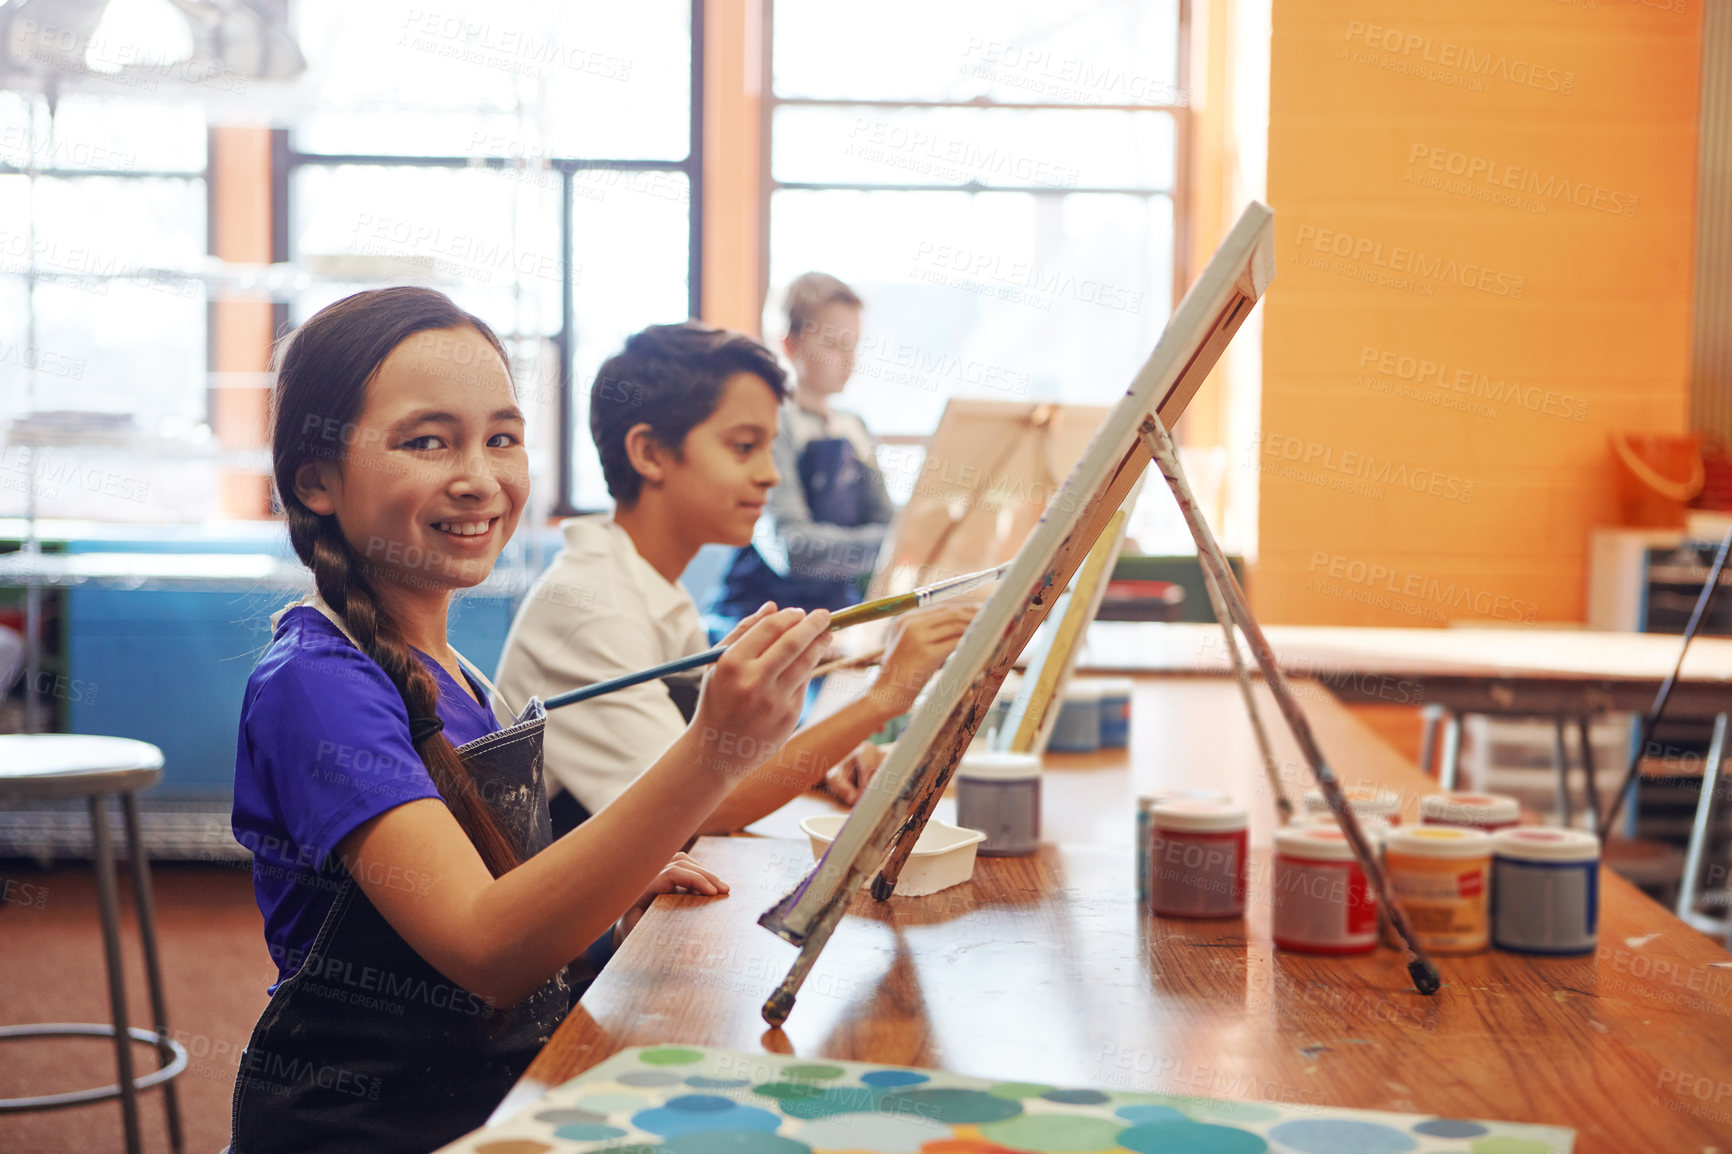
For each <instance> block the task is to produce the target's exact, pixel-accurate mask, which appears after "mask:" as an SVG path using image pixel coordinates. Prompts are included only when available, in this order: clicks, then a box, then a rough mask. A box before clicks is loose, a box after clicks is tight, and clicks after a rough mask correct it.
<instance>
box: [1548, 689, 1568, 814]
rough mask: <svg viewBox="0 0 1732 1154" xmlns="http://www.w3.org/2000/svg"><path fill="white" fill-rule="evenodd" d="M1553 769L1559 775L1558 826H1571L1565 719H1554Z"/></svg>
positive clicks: (1560, 717)
mask: <svg viewBox="0 0 1732 1154" xmlns="http://www.w3.org/2000/svg"><path fill="white" fill-rule="evenodd" d="M1552 768H1553V769H1555V770H1557V773H1558V824H1559V825H1561V826H1564V827H1565V828H1566V829H1567V828H1568V827H1569V824H1570V751H1569V750H1567V749H1565V748H1564V719H1563V717H1562V716H1558V717H1554V718H1552Z"/></svg>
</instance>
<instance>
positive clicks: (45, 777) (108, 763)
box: [0, 733, 186, 1154]
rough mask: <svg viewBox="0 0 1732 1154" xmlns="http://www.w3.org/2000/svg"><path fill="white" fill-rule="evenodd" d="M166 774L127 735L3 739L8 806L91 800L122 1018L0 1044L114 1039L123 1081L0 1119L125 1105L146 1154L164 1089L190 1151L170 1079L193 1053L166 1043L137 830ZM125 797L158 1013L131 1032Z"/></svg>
mask: <svg viewBox="0 0 1732 1154" xmlns="http://www.w3.org/2000/svg"><path fill="white" fill-rule="evenodd" d="M161 776H162V751H161V750H160V749H158V748H157V747H156V746H154V745H149V744H147V743H145V742H142V741H130V740H128V739H126V738H120V737H84V736H80V735H76V734H67V733H42V734H7V735H3V736H0V800H12V799H18V800H25V799H29V800H36V799H42V798H66V797H83V798H86V799H87V800H88V802H89V806H90V834H91V838H92V840H93V844H94V846H95V852H96V890H97V895H98V899H99V902H100V905H101V909H102V943H103V948H104V952H105V954H106V958H105V960H106V963H107V968H108V1001H109V1005H110V1007H111V1008H112V1009H113V1013H114V1024H113V1025H112V1026H104V1025H96V1024H84V1023H51V1024H44V1025H29V1026H6V1027H0V1041H5V1040H8V1039H13V1038H39V1037H50V1036H52V1037H92V1036H95V1037H112V1038H113V1039H114V1059H115V1065H116V1067H117V1068H118V1071H119V1079H120V1080H119V1082H118V1084H116V1085H113V1086H101V1087H98V1088H96V1089H94V1090H74V1091H71V1092H69V1093H65V1094H44V1095H42V1096H40V1097H35V1098H7V1099H0V1113H16V1112H21V1111H26V1110H53V1109H58V1108H60V1107H64V1106H81V1105H84V1104H85V1103H88V1102H102V1101H106V1100H108V1099H109V1098H119V1099H120V1108H121V1114H122V1116H123V1119H124V1121H125V1125H126V1149H127V1151H128V1154H139V1152H140V1151H141V1150H142V1149H143V1145H142V1143H141V1141H140V1139H139V1133H138V1092H139V1091H140V1090H148V1089H150V1088H151V1087H152V1086H161V1087H162V1092H163V1097H164V1105H165V1107H166V1108H167V1112H168V1138H169V1143H170V1145H171V1146H173V1148H174V1150H175V1151H176V1154H179V1151H180V1150H181V1148H182V1136H181V1127H180V1103H179V1101H178V1100H177V1099H176V1096H175V1088H174V1085H173V1084H172V1083H171V1082H170V1079H171V1078H173V1077H174V1076H175V1075H177V1074H179V1073H180V1072H181V1071H183V1070H185V1069H186V1047H184V1046H182V1045H181V1044H180V1043H179V1042H176V1041H173V1040H172V1039H170V1038H169V1036H168V1014H167V1013H166V1011H165V1010H164V1009H163V1000H162V974H161V971H160V970H159V968H158V966H157V957H156V924H155V917H154V910H153V907H152V904H151V896H150V861H149V859H148V858H147V857H146V856H145V852H144V842H143V840H142V839H141V838H140V837H139V833H138V799H137V797H136V791H138V790H140V789H144V788H147V787H148V786H152V785H155V784H156V782H157V779H158V778H160V777H161ZM111 793H114V794H119V795H120V804H121V809H122V811H123V812H124V814H125V816H126V838H127V844H128V847H129V849H130V851H131V854H132V884H133V894H134V897H135V899H136V901H137V905H138V930H139V937H140V938H141V939H142V941H143V945H144V969H145V975H146V977H147V978H148V979H149V983H150V1007H151V1011H152V1014H153V1017H154V1021H155V1024H156V1028H155V1029H154V1030H144V1029H137V1028H133V1027H130V1026H129V1025H128V1024H127V1014H126V981H125V974H124V971H123V970H122V968H121V960H120V915H119V909H118V904H119V903H118V901H117V899H116V893H115V881H114V850H113V847H112V846H110V844H109V835H108V814H107V806H106V805H105V804H104V802H105V799H106V798H107V796H108V795H109V794H111ZM134 1040H136V1041H140V1042H154V1043H156V1049H157V1055H158V1062H159V1066H158V1068H157V1069H156V1070H154V1071H152V1072H151V1073H148V1074H145V1075H142V1076H138V1077H135V1076H134V1075H133V1070H132V1042H133V1041H134Z"/></svg>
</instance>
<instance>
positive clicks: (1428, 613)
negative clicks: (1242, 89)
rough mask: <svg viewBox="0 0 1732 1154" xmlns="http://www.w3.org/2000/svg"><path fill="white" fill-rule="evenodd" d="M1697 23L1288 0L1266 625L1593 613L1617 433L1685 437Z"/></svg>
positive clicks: (1270, 389) (1272, 146)
mask: <svg viewBox="0 0 1732 1154" xmlns="http://www.w3.org/2000/svg"><path fill="white" fill-rule="evenodd" d="M1667 4H1670V5H1671V6H1672V7H1675V8H1682V9H1683V11H1681V12H1680V11H1674V10H1672V7H1665V5H1667ZM1699 10H1700V3H1699V2H1698V0H1650V2H1649V3H1636V2H1634V0H1577V3H1574V4H1572V3H1564V2H1558V0H1458V2H1452V3H1450V4H1448V5H1446V6H1439V5H1434V4H1421V3H1418V2H1416V0H1406V2H1402V3H1382V4H1365V3H1355V4H1348V3H1341V2H1339V0H1303V2H1300V0H1275V5H1274V13H1273V25H1274V36H1273V42H1272V52H1271V75H1270V81H1271V90H1270V91H1271V95H1270V105H1271V107H1270V130H1269V182H1268V185H1269V201H1270V204H1271V206H1272V207H1273V208H1274V210H1275V214H1276V238H1277V246H1278V247H1277V258H1276V259H1277V276H1276V280H1275V282H1274V285H1273V286H1272V288H1271V291H1270V293H1269V295H1268V297H1267V299H1266V301H1265V304H1264V307H1265V309H1266V310H1267V312H1266V314H1265V330H1264V350H1263V351H1264V380H1263V390H1264V391H1263V402H1262V437H1261V443H1260V444H1259V445H1258V446H1257V447H1255V448H1254V449H1251V450H1249V451H1247V452H1246V453H1244V454H1243V456H1242V459H1241V460H1240V461H1238V462H1236V464H1237V465H1239V466H1240V467H1242V468H1245V469H1258V470H1260V472H1261V478H1260V480H1261V509H1260V515H1259V533H1258V540H1259V561H1258V564H1257V567H1256V571H1255V589H1256V600H1257V608H1258V612H1259V615H1260V616H1261V617H1262V618H1263V619H1264V620H1266V621H1276V622H1298V623H1322V624H1359V625H1441V624H1443V623H1445V622H1446V621H1448V620H1453V619H1467V620H1476V621H1482V622H1484V621H1499V620H1502V621H1517V620H1540V621H1579V620H1582V619H1583V617H1584V616H1585V611H1586V610H1585V602H1586V580H1587V550H1588V531H1589V529H1590V528H1591V527H1593V526H1595V525H1599V524H1612V523H1615V522H1616V518H1617V503H1616V490H1615V488H1614V481H1613V476H1612V473H1611V471H1610V468H1609V465H1610V456H1609V453H1608V450H1607V447H1606V443H1607V434H1608V433H1609V432H1610V431H1611V430H1614V429H1628V430H1631V431H1643V432H1680V431H1683V430H1684V429H1685V427H1686V423H1687V412H1688V384H1689V382H1688V360H1689V339H1690V308H1691V277H1692V268H1693V246H1694V241H1695V237H1694V232H1695V204H1694V200H1695V181H1696V147H1697V139H1696V122H1697V79H1698V73H1699V61H1700V50H1701V44H1700V23H1701V21H1700V16H1699ZM1514 197H1519V198H1521V199H1519V200H1512V199H1511V198H1514ZM1432 366H1437V367H1432ZM1488 387H1489V389H1491V390H1493V392H1492V393H1490V394H1488V393H1487V392H1486V391H1485V390H1486V389H1487V388H1488ZM1476 389H1477V390H1479V391H1478V392H1477V393H1476V392H1475V390H1476ZM1463 390H1466V391H1463ZM1512 390H1516V391H1512ZM1452 405H1453V406H1457V407H1449V406H1452ZM1462 406H1465V411H1464V409H1463V407H1462Z"/></svg>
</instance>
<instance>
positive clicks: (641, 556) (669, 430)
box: [497, 321, 973, 836]
mask: <svg viewBox="0 0 1732 1154" xmlns="http://www.w3.org/2000/svg"><path fill="white" fill-rule="evenodd" d="M786 392H787V385H786V377H785V374H784V373H783V372H782V369H781V367H780V366H779V365H777V364H776V359H775V357H774V356H773V355H772V354H771V353H770V351H769V350H768V349H766V348H765V347H764V346H763V345H761V344H759V343H758V342H757V341H755V340H753V339H751V338H750V337H747V336H743V335H741V334H739V333H734V332H728V331H726V330H724V329H715V328H710V327H708V326H706V325H702V324H699V323H697V322H695V321H687V322H685V323H683V324H677V325H651V326H650V327H649V328H646V329H644V330H643V331H642V332H640V333H637V334H636V335H634V336H633V337H631V338H630V339H629V340H628V341H626V345H625V348H624V350H622V351H621V352H620V353H619V354H618V355H616V356H614V357H612V358H611V359H609V360H608V361H607V363H605V364H604V365H602V367H601V369H600V371H599V372H598V373H597V376H596V381H595V386H594V388H593V389H592V390H591V392H590V407H589V427H590V433H591V435H592V436H593V437H594V439H595V446H596V450H597V451H598V452H599V453H600V455H601V466H602V472H603V474H604V475H605V477H606V478H607V487H608V492H609V493H610V494H612V496H613V498H614V501H615V506H616V507H615V509H614V511H613V512H612V513H611V514H598V515H594V516H588V517H574V518H571V519H569V520H567V521H565V522H564V523H563V524H562V526H561V529H562V530H563V532H564V535H565V548H564V549H562V550H561V551H560V553H559V555H558V556H557V557H555V558H554V562H553V564H552V566H551V567H550V568H549V569H548V571H547V572H546V573H544V574H542V576H541V577H540V578H539V579H538V580H537V581H536V583H535V586H534V587H533V588H532V589H531V590H530V593H529V596H528V597H527V598H526V599H525V601H524V603H523V606H522V608H521V609H519V610H518V613H517V619H516V620H515V621H514V622H513V623H512V626H511V633H510V635H509V636H508V637H507V638H506V641H505V652H504V655H503V656H502V657H501V659H500V665H499V675H498V678H497V681H498V685H499V689H500V692H501V693H502V694H503V695H504V696H505V699H506V700H507V701H517V700H524V699H527V698H528V697H529V696H530V695H531V694H534V695H537V696H540V697H548V696H551V695H553V694H555V693H560V692H564V691H565V690H568V689H576V688H578V687H580V686H584V685H591V684H594V683H595V682H598V681H605V680H607V679H609V678H612V677H617V676H619V675H621V674H625V673H632V672H635V671H637V670H639V669H645V668H648V667H650V666H653V665H659V664H662V663H664V662H668V661H673V660H675V659H677V658H680V657H686V656H689V655H690V654H693V653H697V652H700V651H701V650H703V649H706V648H708V647H709V638H708V637H707V636H706V635H705V632H704V628H703V625H702V623H701V621H700V619H699V615H698V609H697V606H696V605H695V604H694V603H693V601H692V598H691V595H690V594H689V593H687V592H686V590H685V589H684V587H682V586H681V585H680V584H679V578H680V574H681V573H682V572H684V571H685V568H686V566H687V565H688V564H690V563H691V560H692V558H693V557H694V556H696V555H697V552H698V550H699V549H700V548H702V547H703V546H704V545H707V544H721V545H734V546H743V545H746V544H748V543H749V542H750V541H751V540H752V534H753V527H754V525H755V523H756V522H757V520H758V516H759V514H760V513H761V512H762V510H763V508H764V504H765V502H766V500H767V499H768V495H769V494H770V492H771V491H772V490H774V489H775V488H776V486H777V482H778V481H779V480H780V479H781V476H780V474H779V472H778V470H777V467H776V464H775V460H774V453H773V451H772V446H773V445H774V444H775V443H776V440H777V420H778V415H779V413H780V412H781V411H783V409H784V406H783V405H782V400H783V398H784V397H785V396H786ZM760 603H761V602H760ZM777 605H778V607H783V608H785V607H786V606H783V605H782V603H781V602H779V601H778V602H777ZM757 608H758V605H757V604H754V605H752V607H751V609H750V610H748V611H747V612H748V613H750V612H752V611H755V610H756V609H757ZM972 616H973V610H972V609H966V608H964V609H955V608H947V607H937V608H934V609H930V610H926V611H924V612H920V613H910V614H907V615H906V616H905V617H904V618H903V620H902V623H901V627H900V628H899V630H898V631H897V633H896V635H895V636H894V637H893V639H892V641H891V644H890V646H889V649H888V651H887V654H886V657H885V660H884V663H883V665H882V667H881V668H880V671H879V674H878V676H877V679H876V680H875V682H874V684H873V687H872V689H871V690H870V691H869V692H868V693H867V694H865V695H864V696H863V697H861V698H860V699H858V700H856V701H853V702H850V703H849V704H847V705H845V706H843V707H842V708H841V709H839V710H837V711H836V712H835V713H834V714H832V715H831V716H830V717H827V718H825V719H824V720H823V721H821V722H818V723H817V724H814V725H810V726H807V727H806V728H805V729H802V730H800V731H799V732H798V733H796V734H795V735H794V736H793V737H792V738H790V739H789V740H788V742H787V743H786V744H785V745H784V746H783V747H782V748H781V749H780V750H779V751H778V752H777V754H776V755H774V756H772V757H771V758H770V759H769V760H768V761H766V762H764V763H763V764H762V765H760V766H759V768H758V769H756V770H754V771H753V772H752V773H751V774H749V775H747V776H746V777H745V778H743V779H742V780H741V781H740V783H739V784H738V785H736V786H735V787H734V789H733V790H732V791H731V792H730V793H729V794H728V795H727V797H726V798H725V799H724V800H723V801H722V803H721V804H720V805H718V806H717V807H716V809H715V810H714V812H712V813H711V815H710V818H709V820H708V822H706V823H705V824H704V825H703V828H702V832H706V833H710V832H728V831H732V830H736V829H741V828H743V827H744V826H746V825H748V824H750V823H751V822H754V821H756V820H758V819H759V818H761V817H763V816H765V815H766V814H768V813H771V812H773V811H774V810H776V809H778V808H780V807H781V806H782V805H783V804H784V803H786V802H787V801H789V800H790V799H791V798H793V797H795V796H797V795H798V794H800V793H801V792H803V791H805V790H807V789H810V788H812V787H814V786H816V785H818V784H820V783H824V784H825V785H826V786H827V787H828V788H829V790H830V792H831V793H832V794H834V795H835V796H836V797H837V798H838V800H841V801H843V802H844V803H848V804H852V802H853V801H854V800H855V798H856V797H857V796H858V795H859V790H860V788H861V787H862V786H863V785H864V784H865V780H866V779H867V778H869V776H870V773H871V771H872V770H873V769H875V768H876V766H877V764H878V760H879V759H878V758H877V757H876V756H874V753H875V752H876V747H873V748H872V749H857V747H859V746H861V745H862V743H864V742H865V740H866V738H868V737H870V736H871V735H872V734H873V733H876V732H877V731H878V730H879V729H881V728H882V727H883V726H884V724H885V722H887V721H889V720H890V719H891V718H893V717H896V716H898V715H899V714H902V713H904V712H906V711H907V710H908V709H909V707H910V706H912V704H913V702H914V697H915V695H916V694H917V693H918V692H919V691H920V689H921V687H922V686H924V685H925V684H926V681H927V680H928V679H929V678H930V677H931V676H932V674H933V673H935V672H936V671H937V669H938V667H939V666H940V665H941V664H943V661H944V659H945V657H947V656H948V655H949V653H950V651H951V650H952V649H954V648H955V646H956V642H957V641H958V640H960V638H961V636H962V632H963V630H964V629H965V628H966V627H967V624H968V621H969V619H970V618H971V617H972ZM696 699H697V694H696V686H695V683H685V684H684V685H682V684H680V683H677V682H673V681H652V682H647V683H645V684H642V685H635V686H632V687H630V688H627V689H622V690H618V691H617V692H614V693H610V694H607V695H605V696H602V697H597V698H592V699H590V700H589V701H583V702H579V703H577V704H574V705H568V706H565V707H563V708H560V709H556V710H554V711H552V712H551V713H549V714H548V715H547V731H546V738H545V746H546V759H545V763H546V769H547V774H548V793H549V797H550V802H551V808H552V810H553V817H554V832H555V836H558V834H559V833H560V832H561V831H562V830H564V829H569V828H571V827H573V826H575V825H576V824H578V823H579V822H581V821H582V820H584V819H585V818H586V817H587V816H588V815H589V814H591V813H594V812H595V811H597V810H599V809H601V808H602V807H603V806H605V805H607V804H608V803H609V802H611V801H612V800H613V799H614V798H616V797H618V796H619V795H620V794H621V793H623V792H624V791H625V789H626V787H627V786H628V785H630V784H631V783H632V782H633V781H634V780H636V779H637V777H638V776H639V775H640V774H641V773H642V772H643V771H644V770H645V769H646V768H647V767H649V766H650V765H651V764H653V763H654V762H655V760H656V758H658V757H659V756H660V755H661V754H662V752H663V751H664V750H665V749H667V748H668V746H669V745H671V744H672V743H673V742H674V741H675V740H676V739H677V738H678V737H679V736H680V734H681V733H683V732H684V731H685V727H686V724H687V716H688V715H689V713H690V711H691V708H692V706H693V705H695V703H696ZM718 739H719V738H718Z"/></svg>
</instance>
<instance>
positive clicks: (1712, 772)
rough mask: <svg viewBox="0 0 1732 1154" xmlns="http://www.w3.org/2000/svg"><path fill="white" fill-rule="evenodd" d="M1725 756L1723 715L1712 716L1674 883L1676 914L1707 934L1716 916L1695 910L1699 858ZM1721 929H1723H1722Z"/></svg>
mask: <svg viewBox="0 0 1732 1154" xmlns="http://www.w3.org/2000/svg"><path fill="white" fill-rule="evenodd" d="M1725 757H1726V714H1724V713H1722V714H1720V715H1719V716H1718V717H1716V718H1715V719H1714V736H1713V738H1711V739H1710V740H1709V742H1708V762H1707V764H1706V765H1704V766H1703V767H1702V794H1701V796H1700V797H1698V798H1697V799H1696V820H1695V821H1694V822H1692V823H1691V825H1690V843H1689V846H1688V847H1687V848H1686V849H1685V851H1684V877H1683V879H1682V880H1681V881H1680V882H1679V883H1678V917H1679V919H1680V920H1682V921H1684V922H1687V923H1688V924H1690V925H1692V926H1694V927H1696V928H1697V929H1699V930H1701V931H1703V932H1704V933H1707V932H1709V931H1710V927H1720V924H1721V923H1720V919H1718V918H1705V917H1703V916H1702V915H1700V914H1698V913H1697V912H1696V888H1697V886H1698V885H1700V884H1701V880H1702V879H1701V874H1702V858H1703V857H1704V856H1705V855H1706V854H1707V852H1708V842H1709V840H1710V839H1712V838H1713V836H1714V794H1715V792H1716V791H1717V790H1718V789H1719V786H1720V763H1721V761H1723V760H1724V759H1725ZM1722 932H1723V929H1722Z"/></svg>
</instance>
